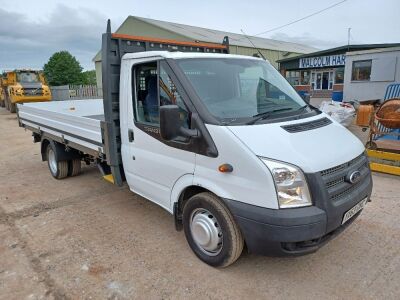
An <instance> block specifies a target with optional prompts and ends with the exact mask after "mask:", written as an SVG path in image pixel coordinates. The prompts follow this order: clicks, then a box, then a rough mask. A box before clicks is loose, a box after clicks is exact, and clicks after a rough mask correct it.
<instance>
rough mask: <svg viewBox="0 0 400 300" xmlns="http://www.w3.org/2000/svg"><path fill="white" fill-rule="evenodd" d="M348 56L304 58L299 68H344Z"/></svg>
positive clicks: (301, 59)
mask: <svg viewBox="0 0 400 300" xmlns="http://www.w3.org/2000/svg"><path fill="white" fill-rule="evenodd" d="M345 59H346V55H344V54H338V55H327V56H317V57H304V58H300V60H299V68H300V69H306V68H325V67H334V66H344V63H345Z"/></svg>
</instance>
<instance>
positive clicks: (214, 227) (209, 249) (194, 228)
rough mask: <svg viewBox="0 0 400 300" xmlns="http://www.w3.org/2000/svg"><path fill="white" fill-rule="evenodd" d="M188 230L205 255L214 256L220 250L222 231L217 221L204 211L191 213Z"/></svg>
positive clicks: (199, 210)
mask: <svg viewBox="0 0 400 300" xmlns="http://www.w3.org/2000/svg"><path fill="white" fill-rule="evenodd" d="M190 230H191V233H192V237H193V239H194V241H195V243H196V244H197V246H199V248H200V249H201V250H202V251H203V252H205V253H206V254H207V255H211V256H215V255H217V254H218V253H219V252H220V251H221V249H222V231H221V228H220V226H219V223H218V220H217V219H216V218H215V217H214V216H213V215H212V214H211V213H210V212H209V211H208V210H205V209H198V210H195V211H194V212H193V213H192V217H191V224H190Z"/></svg>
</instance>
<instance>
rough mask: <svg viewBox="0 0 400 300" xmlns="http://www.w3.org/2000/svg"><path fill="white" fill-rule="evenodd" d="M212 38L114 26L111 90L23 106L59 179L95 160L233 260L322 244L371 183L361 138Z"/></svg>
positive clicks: (257, 62)
mask: <svg viewBox="0 0 400 300" xmlns="http://www.w3.org/2000/svg"><path fill="white" fill-rule="evenodd" d="M228 53H229V40H228V39H227V38H225V40H224V43H223V44H221V45H219V44H204V43H191V42H187V43H186V42H178V41H171V40H160V39H148V38H144V37H131V36H126V35H118V34H112V33H111V29H110V24H108V26H107V33H105V34H103V41H102V76H103V79H102V80H103V99H98V100H77V101H61V102H49V103H29V104H23V105H19V106H18V118H19V123H20V126H22V127H24V128H26V129H29V130H31V131H33V137H34V141H35V142H40V143H41V152H42V159H43V161H47V162H48V166H49V169H50V173H51V174H52V176H53V177H55V178H57V179H62V178H66V177H68V176H74V175H77V174H79V172H80V168H81V162H82V161H84V162H86V163H95V164H97V166H98V167H99V169H100V170H101V172H102V173H103V175H104V178H105V179H107V180H109V181H111V182H113V183H115V184H117V185H122V184H123V183H124V181H126V183H127V185H128V186H129V188H130V190H132V191H133V192H135V193H137V194H139V195H141V196H143V197H144V198H147V199H149V200H150V201H152V202H154V203H156V204H158V205H160V206H161V207H163V208H164V209H166V210H167V211H169V212H170V213H171V214H173V216H174V219H175V227H176V229H177V230H182V229H183V230H184V233H185V236H186V239H187V241H188V244H189V246H190V247H191V249H192V250H193V252H194V253H195V254H196V255H197V256H198V257H199V258H200V259H201V260H202V261H204V262H205V263H207V264H209V265H212V266H216V267H223V266H228V265H230V264H232V263H233V262H234V261H235V260H237V259H238V258H239V256H240V254H241V252H242V250H243V247H244V245H246V247H247V250H248V251H249V252H250V253H256V254H262V255H275V256H276V255H279V256H282V255H301V254H307V253H311V252H314V251H316V250H317V249H318V248H319V247H320V246H321V245H323V244H324V243H325V242H327V241H328V240H330V239H332V237H334V236H336V235H337V234H338V233H339V232H341V231H342V230H343V229H344V228H345V227H346V226H348V225H349V224H350V223H351V222H352V221H354V219H355V218H356V217H357V216H358V215H359V213H360V211H361V210H362V209H363V207H364V206H365V204H366V203H367V201H368V200H369V199H370V196H371V190H372V178H371V173H370V169H369V164H368V160H367V157H366V155H365V153H364V146H363V145H362V143H361V142H360V141H359V140H358V139H357V138H356V137H355V136H353V135H352V134H351V133H350V132H349V131H348V130H347V129H346V128H344V127H343V126H341V125H340V124H338V123H337V122H335V121H333V120H332V119H331V118H330V117H329V116H327V115H325V114H324V113H321V112H320V111H319V110H318V109H316V108H314V107H312V106H310V105H309V104H307V103H306V102H304V101H303V100H302V99H301V98H300V97H299V95H298V94H297V93H296V92H295V90H294V89H293V88H292V87H291V86H290V84H289V83H288V82H287V81H286V80H285V79H284V78H283V77H282V76H281V75H280V74H279V72H277V71H276V70H275V69H274V68H273V67H272V65H271V64H270V63H269V62H267V61H265V60H262V59H260V58H256V57H247V56H239V55H230V54H228Z"/></svg>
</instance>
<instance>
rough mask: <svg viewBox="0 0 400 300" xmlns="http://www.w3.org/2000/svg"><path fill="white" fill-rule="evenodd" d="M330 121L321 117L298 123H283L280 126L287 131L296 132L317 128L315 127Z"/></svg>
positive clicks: (322, 125) (325, 124)
mask: <svg viewBox="0 0 400 300" xmlns="http://www.w3.org/2000/svg"><path fill="white" fill-rule="evenodd" d="M331 123H332V121H331V120H329V119H328V118H322V119H318V120H314V121H309V122H304V123H298V124H292V125H284V126H281V127H282V128H283V129H285V130H286V131H287V132H290V133H296V132H302V131H307V130H313V129H317V128H320V127H324V126H327V125H329V124H331Z"/></svg>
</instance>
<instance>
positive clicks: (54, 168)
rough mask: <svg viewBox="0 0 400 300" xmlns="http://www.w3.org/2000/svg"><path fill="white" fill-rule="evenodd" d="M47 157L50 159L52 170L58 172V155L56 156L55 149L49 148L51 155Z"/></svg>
mask: <svg viewBox="0 0 400 300" xmlns="http://www.w3.org/2000/svg"><path fill="white" fill-rule="evenodd" d="M47 159H48V160H49V166H50V169H51V171H52V172H53V173H54V174H55V173H57V161H56V156H55V154H54V151H53V150H52V149H50V150H49V157H48V158H47Z"/></svg>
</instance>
